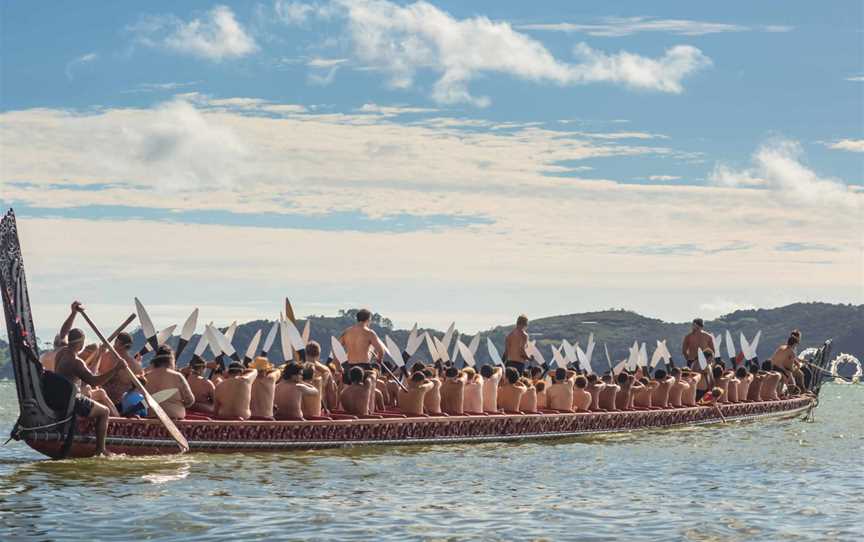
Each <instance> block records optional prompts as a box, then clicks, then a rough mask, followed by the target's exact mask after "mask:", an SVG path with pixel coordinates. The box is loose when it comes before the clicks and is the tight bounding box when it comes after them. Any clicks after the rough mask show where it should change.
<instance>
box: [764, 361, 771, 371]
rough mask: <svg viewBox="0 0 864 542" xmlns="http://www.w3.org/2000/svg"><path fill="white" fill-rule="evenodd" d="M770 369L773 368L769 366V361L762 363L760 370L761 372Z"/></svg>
mask: <svg viewBox="0 0 864 542" xmlns="http://www.w3.org/2000/svg"><path fill="white" fill-rule="evenodd" d="M772 368H773V366H772V365H771V360H768V361H764V362H762V370H763V371H770V370H771V369H772Z"/></svg>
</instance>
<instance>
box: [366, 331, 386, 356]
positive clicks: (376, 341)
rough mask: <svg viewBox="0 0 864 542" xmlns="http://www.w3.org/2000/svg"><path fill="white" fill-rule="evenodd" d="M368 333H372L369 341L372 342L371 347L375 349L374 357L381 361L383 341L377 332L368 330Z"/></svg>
mask: <svg viewBox="0 0 864 542" xmlns="http://www.w3.org/2000/svg"><path fill="white" fill-rule="evenodd" d="M369 333H371V334H372V336H371V338H370V342H371V343H372V348H373V349H374V350H375V358H376V359H377V360H378V362H379V363H381V362H382V361H383V360H384V343H383V342H381V338H380V337H379V336H378V334H377V333H375V332H374V331H372V330H371V329H370V330H369Z"/></svg>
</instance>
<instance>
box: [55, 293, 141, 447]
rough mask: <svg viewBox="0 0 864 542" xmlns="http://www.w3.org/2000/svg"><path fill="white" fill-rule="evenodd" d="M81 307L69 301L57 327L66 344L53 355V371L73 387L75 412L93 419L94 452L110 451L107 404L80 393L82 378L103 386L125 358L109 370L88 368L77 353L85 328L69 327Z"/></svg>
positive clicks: (92, 384) (60, 337)
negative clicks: (66, 314)
mask: <svg viewBox="0 0 864 542" xmlns="http://www.w3.org/2000/svg"><path fill="white" fill-rule="evenodd" d="M83 309H84V307H82V306H81V303H79V302H78V301H76V302H74V303H72V313H71V314H70V315H69V318H67V319H66V322H64V324H63V327H62V328H61V330H60V335H59V340H58V341H57V342H61V341H62V342H63V343H65V344H66V346H64V347H63V348H61V349H60V350H59V351H58V352H57V355H56V356H55V360H54V361H55V364H54V372H55V373H57V374H58V375H60V376H62V377H64V378H66V379H67V380H69V382H71V383H72V385H73V386H74V388H75V407H74V411H75V414H76V415H77V416H80V417H82V418H92V419H93V420H95V421H96V455H97V456H100V455H102V456H108V455H111V454H110V453H109V452H108V451H107V450H106V449H105V435H106V434H107V433H108V414H109V411H108V408H107V407H105V406H104V405H100V404H99V403H97V402H95V401H93V400H92V399H90V398H89V397H86V396H84V395H82V394H81V382H84V383H85V384H88V385H89V386H91V387H97V386H102V385H104V384H105V383H106V382H108V381H110V380H111V379H112V378H114V376H115V375H117V374H118V373H119V372H120V371H123V370H124V369H125V368H126V362H125V361H123V360H122V359H121V360H120V361H119V362H118V363H117V364H116V365H115V366H114V367H113V368H112V369H111V370H110V371H107V372H104V373H102V374H99V375H94V374H93V373H91V372H90V369H88V368H87V364H86V363H84V360H83V359H81V357H80V354H81V351H82V350H83V349H84V339H85V337H84V332H83V331H81V330H80V329H78V328H72V324H73V322H74V320H75V316H76V315H77V314H78V312H79V311H81V310H83Z"/></svg>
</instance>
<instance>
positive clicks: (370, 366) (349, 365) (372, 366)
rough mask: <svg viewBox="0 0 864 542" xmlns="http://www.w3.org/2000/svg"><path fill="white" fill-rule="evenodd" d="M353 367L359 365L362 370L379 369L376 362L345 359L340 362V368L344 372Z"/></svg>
mask: <svg viewBox="0 0 864 542" xmlns="http://www.w3.org/2000/svg"><path fill="white" fill-rule="evenodd" d="M353 367H360V368H361V369H363V370H364V371H371V370H373V369H375V370H380V366H379V365H378V364H377V363H349V362H347V361H346V362H345V363H343V364H342V370H343V371H344V372H346V373H347V372H348V371H350V370H351V369H352V368H353Z"/></svg>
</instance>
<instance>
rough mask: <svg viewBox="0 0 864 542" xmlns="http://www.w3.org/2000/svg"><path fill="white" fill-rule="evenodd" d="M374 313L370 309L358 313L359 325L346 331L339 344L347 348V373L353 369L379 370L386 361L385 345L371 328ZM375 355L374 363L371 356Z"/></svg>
mask: <svg viewBox="0 0 864 542" xmlns="http://www.w3.org/2000/svg"><path fill="white" fill-rule="evenodd" d="M371 320H372V312H371V311H369V310H368V309H360V310H359V311H357V323H356V324H354V325H353V326H351V327H349V328H348V329H346V330H345V331H344V332H343V333H342V336H341V337H339V342H340V343H342V346H344V347H345V351H346V353H347V354H348V361H347V362H345V364H344V365H345V372H349V371H350V370H351V368H353V367H360V368H362V369H365V370H367V371H368V370H372V369H377V368H378V366H379V365H378V364H380V363H381V361H382V360H383V359H384V343H383V342H381V339H380V338H379V337H378V334H377V333H375V331H373V330H372V329H371V328H370V327H369V324H370V321H371ZM372 354H374V360H375V361H374V363H373V362H372V357H370V355H372Z"/></svg>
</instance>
